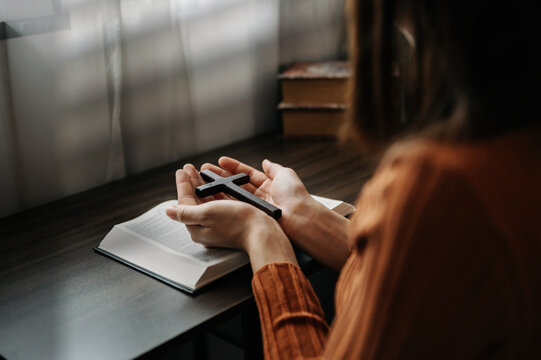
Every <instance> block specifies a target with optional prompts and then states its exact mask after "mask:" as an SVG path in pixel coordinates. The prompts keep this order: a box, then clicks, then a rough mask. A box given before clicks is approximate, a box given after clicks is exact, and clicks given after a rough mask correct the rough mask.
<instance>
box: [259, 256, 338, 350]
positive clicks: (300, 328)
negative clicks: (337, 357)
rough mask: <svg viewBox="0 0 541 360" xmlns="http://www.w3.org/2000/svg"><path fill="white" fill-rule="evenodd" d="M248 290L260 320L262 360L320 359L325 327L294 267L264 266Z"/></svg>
mask: <svg viewBox="0 0 541 360" xmlns="http://www.w3.org/2000/svg"><path fill="white" fill-rule="evenodd" d="M252 288H253V292H254V297H255V300H256V303H257V307H258V309H259V314H260V317H261V332H262V336H263V344H264V353H265V359H296V358H315V357H318V356H320V355H321V353H322V352H323V349H324V344H325V338H326V336H327V332H328V326H327V323H326V322H325V317H324V314H323V310H322V309H321V305H320V303H319V300H318V298H317V296H316V294H315V293H314V290H313V289H312V286H311V285H310V282H309V281H308V280H307V279H306V277H305V276H304V274H303V273H302V271H301V269H300V268H299V267H298V266H296V265H293V264H290V263H273V264H268V265H265V266H263V267H262V268H260V269H259V270H258V271H256V273H255V274H254V277H253V280H252Z"/></svg>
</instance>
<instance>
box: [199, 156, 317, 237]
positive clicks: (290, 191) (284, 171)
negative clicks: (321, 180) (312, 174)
mask: <svg viewBox="0 0 541 360" xmlns="http://www.w3.org/2000/svg"><path fill="white" fill-rule="evenodd" d="M218 163H219V165H220V166H221V168H220V167H218V166H215V165H212V164H204V165H203V166H202V167H201V169H209V170H212V171H214V172H215V173H217V174H219V175H221V176H224V177H226V176H231V175H234V174H238V173H246V174H248V175H249V176H250V183H249V184H247V185H245V186H243V187H244V188H245V189H246V190H248V191H250V192H251V193H253V194H254V195H256V196H259V197H260V198H262V199H264V200H265V201H268V202H270V203H272V204H274V205H276V206H277V207H279V208H280V209H281V210H282V217H281V218H280V219H279V221H280V224H281V225H282V228H283V229H284V231H285V233H286V234H287V235H288V236H290V237H294V235H296V232H297V231H298V230H300V229H297V228H296V227H295V223H296V217H297V216H298V215H302V213H301V211H299V210H300V209H299V208H300V207H302V208H307V207H308V206H319V203H317V202H316V201H315V200H314V199H312V197H311V196H310V194H309V193H308V191H307V190H306V187H305V186H304V184H303V183H302V181H301V180H300V179H299V177H298V176H297V174H296V173H295V171H293V170H292V169H290V168H286V167H283V166H282V165H279V164H276V163H273V162H271V161H269V160H264V161H263V163H262V165H263V171H264V172H261V171H258V170H256V169H254V168H253V167H251V166H248V165H246V164H243V163H241V162H239V161H237V160H235V159H232V158H229V157H225V156H224V157H221V158H220V159H219V160H218ZM303 211H304V212H306V209H304V210H303Z"/></svg>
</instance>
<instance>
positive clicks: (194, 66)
mask: <svg viewBox="0 0 541 360" xmlns="http://www.w3.org/2000/svg"><path fill="white" fill-rule="evenodd" d="M343 8H344V4H343V0H25V1H19V0H0V198H1V202H0V216H5V215H8V214H11V213H14V212H17V211H20V210H23V209H25V208H29V207H33V206H36V205H39V204H42V203H45V202H47V201H51V200H54V199H57V198H60V197H63V196H67V195H70V194H73V193H77V192H80V191H83V190H86V189H89V188H92V187H95V186H98V185H101V184H104V183H107V182H110V181H112V180H115V179H120V178H123V177H125V176H128V175H131V174H135V173H138V172H141V171H144V170H147V169H150V168H153V167H156V166H160V165H163V164H166V163H171V162H173V161H175V160H178V159H180V158H182V157H185V156H188V155H191V154H193V153H197V152H202V151H205V150H210V149H212V148H216V147H219V146H223V145H225V144H229V143H232V142H236V141H239V140H242V139H244V138H248V137H251V136H253V135H256V134H260V133H265V132H269V131H273V130H277V129H278V128H279V120H278V116H277V113H276V110H275V109H276V104H277V102H278V98H277V97H278V83H277V80H276V75H277V72H278V69H279V67H280V65H284V64H289V63H291V62H294V61H304V60H311V61H312V60H332V59H338V58H341V57H343V56H344V53H345V47H346V36H345V28H344V16H343ZM180 165H181V164H179V166H180Z"/></svg>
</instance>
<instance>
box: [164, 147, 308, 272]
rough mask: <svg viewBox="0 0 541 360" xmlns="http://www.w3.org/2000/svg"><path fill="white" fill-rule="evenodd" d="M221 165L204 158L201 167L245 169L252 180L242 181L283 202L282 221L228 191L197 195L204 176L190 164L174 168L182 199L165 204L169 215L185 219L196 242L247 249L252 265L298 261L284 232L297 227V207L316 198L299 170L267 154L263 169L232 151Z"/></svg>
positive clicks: (230, 171) (217, 170) (222, 173)
mask: <svg viewBox="0 0 541 360" xmlns="http://www.w3.org/2000/svg"><path fill="white" fill-rule="evenodd" d="M219 165H220V166H221V167H218V166H215V165H212V164H204V165H203V166H202V169H209V170H212V171H213V172H215V173H217V174H219V175H220V176H223V177H227V176H231V175H233V174H238V173H241V172H244V173H247V174H248V175H249V176H250V183H249V184H246V185H244V186H243V187H244V188H245V189H246V190H248V191H250V192H252V193H253V194H255V195H256V196H259V197H261V198H263V199H264V200H266V201H268V202H270V203H273V204H274V205H276V206H278V207H279V208H281V209H282V212H283V216H282V218H281V219H280V223H278V222H277V221H276V220H274V219H273V218H271V217H270V216H268V215H266V214H265V213H263V212H262V211H260V210H258V209H257V208H255V207H253V206H251V205H248V204H246V203H243V202H241V201H237V200H235V199H233V198H231V197H229V196H228V195H226V194H221V193H220V194H216V195H213V196H209V197H206V198H198V197H196V196H195V195H194V194H195V192H194V190H195V188H196V187H197V186H199V185H202V184H204V183H205V182H204V181H203V179H202V178H201V176H200V175H199V172H198V171H197V170H196V169H195V167H194V166H193V165H191V164H186V165H184V167H183V169H182V170H178V171H177V172H176V185H177V193H178V202H179V204H178V205H177V206H175V207H172V208H169V209H167V215H168V216H169V217H170V218H172V219H174V220H177V221H180V222H182V223H184V224H186V227H187V228H188V231H189V232H190V234H191V236H192V239H193V241H195V242H197V243H200V244H203V245H205V246H212V247H228V248H235V249H239V250H243V251H245V252H246V253H248V255H249V257H250V261H251V263H252V268H253V269H254V270H256V269H258V268H259V267H261V266H263V265H265V264H267V263H270V262H281V261H284V262H291V263H294V264H296V259H295V255H294V253H293V248H292V246H291V244H290V242H289V239H288V238H287V236H286V234H287V232H293V231H291V230H292V224H293V223H294V220H293V218H294V214H295V210H296V208H297V207H298V206H300V204H303V203H305V202H306V201H309V200H312V199H311V197H310V195H309V194H308V192H307V191H306V188H305V187H304V185H303V184H302V182H301V181H300V179H299V178H298V177H297V175H296V174H295V172H294V171H293V170H291V169H288V168H285V167H283V166H281V165H279V164H275V163H272V162H270V161H268V160H265V161H263V170H264V172H261V171H258V170H256V169H254V168H252V167H250V166H248V165H246V164H243V163H241V162H239V161H237V160H235V159H231V158H228V157H222V158H220V159H219ZM284 230H285V232H284Z"/></svg>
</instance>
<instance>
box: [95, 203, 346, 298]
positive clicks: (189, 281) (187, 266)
mask: <svg viewBox="0 0 541 360" xmlns="http://www.w3.org/2000/svg"><path fill="white" fill-rule="evenodd" d="M313 197H314V198H315V199H316V200H317V201H319V202H320V203H322V204H323V205H325V206H326V207H328V208H329V209H332V210H335V211H336V212H338V213H339V214H341V215H344V216H347V215H349V214H351V213H353V211H355V208H354V207H353V206H352V205H350V204H347V203H344V202H342V201H339V200H332V199H328V198H323V197H320V196H315V195H313ZM176 203H177V201H176V200H170V201H165V202H162V203H160V204H158V205H156V206H155V207H153V208H152V209H150V210H148V211H147V212H145V213H144V214H142V215H140V216H138V217H136V218H134V219H132V220H129V221H126V222H123V223H120V224H117V225H115V226H114V227H113V229H111V231H109V233H108V234H107V235H106V236H105V238H104V239H103V240H102V241H101V243H100V244H99V246H98V247H97V248H95V250H96V251H98V252H100V253H102V254H105V255H107V256H110V257H112V258H113V259H115V260H118V261H120V262H122V263H124V264H126V265H128V266H131V267H133V268H135V269H137V270H139V271H141V272H143V273H145V274H148V275H150V276H152V277H155V278H156V279H158V280H161V281H163V282H165V283H167V284H169V285H171V286H173V287H175V288H178V289H181V290H185V291H187V292H189V293H193V292H195V291H197V290H199V289H200V288H202V287H203V286H205V285H207V284H209V283H211V282H212V281H214V280H216V279H218V278H220V277H222V276H224V275H226V274H228V273H230V272H232V271H234V270H235V269H238V268H239V267H241V266H243V265H245V264H247V263H248V262H249V259H248V256H247V255H246V254H245V253H243V252H241V251H236V250H230V249H218V248H206V247H204V246H203V245H200V244H197V243H195V242H193V241H192V239H191V238H190V233H189V232H188V230H187V229H186V226H185V225H184V224H182V223H179V222H177V221H174V220H171V219H169V217H167V215H165V209H167V208H168V207H169V206H171V205H173V204H176Z"/></svg>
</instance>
